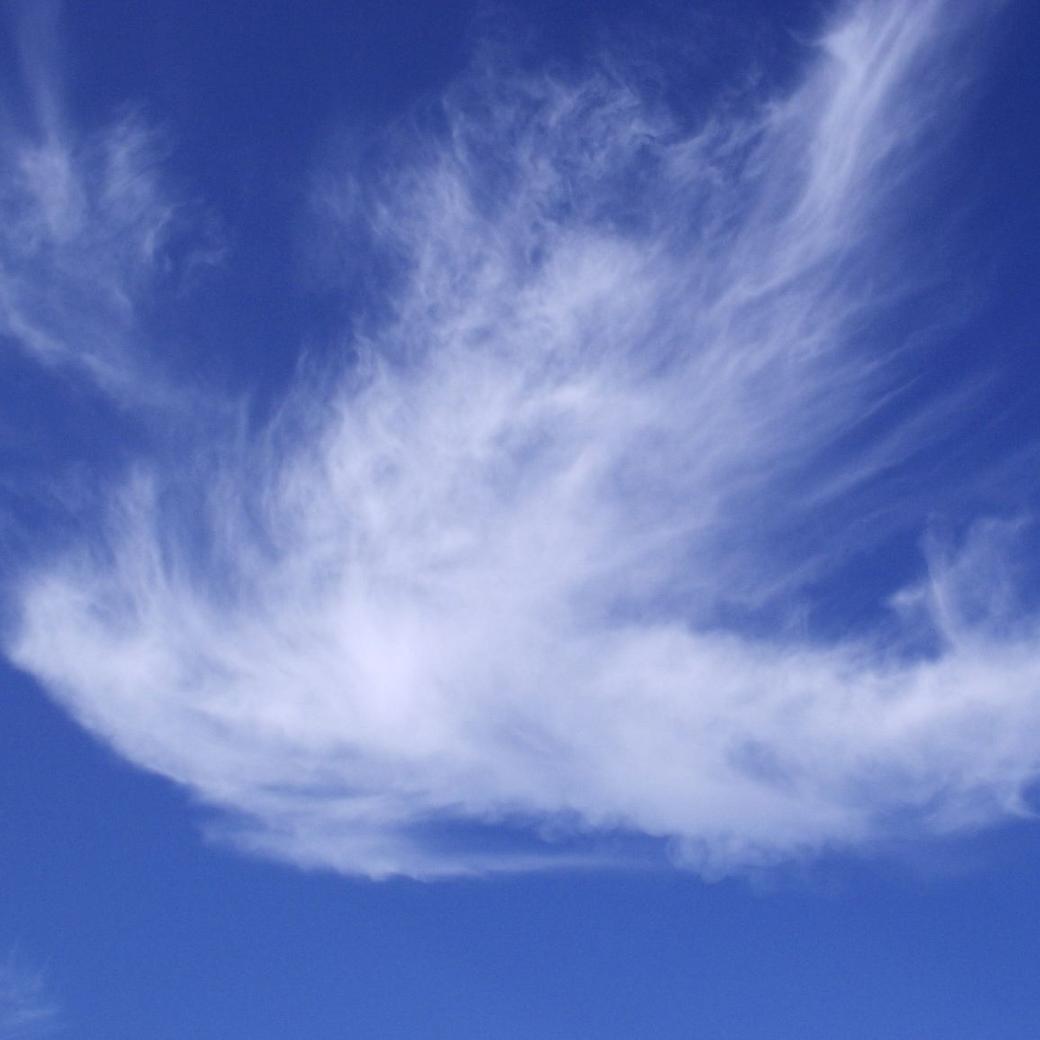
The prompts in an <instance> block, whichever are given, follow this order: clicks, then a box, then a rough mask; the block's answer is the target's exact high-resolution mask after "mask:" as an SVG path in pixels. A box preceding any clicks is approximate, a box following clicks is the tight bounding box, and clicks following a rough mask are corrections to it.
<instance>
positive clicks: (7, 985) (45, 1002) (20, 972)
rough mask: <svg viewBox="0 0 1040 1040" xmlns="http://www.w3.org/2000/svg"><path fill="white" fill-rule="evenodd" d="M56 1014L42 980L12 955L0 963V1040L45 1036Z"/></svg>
mask: <svg viewBox="0 0 1040 1040" xmlns="http://www.w3.org/2000/svg"><path fill="white" fill-rule="evenodd" d="M57 1019H58V1011H57V1008H56V1007H55V1006H54V1003H53V1001H52V1000H51V999H50V996H49V995H48V993H47V990H46V986H45V985H44V982H43V979H42V978H41V977H40V976H39V975H38V974H33V973H31V972H28V971H26V970H25V968H24V967H23V966H22V965H21V964H19V963H18V961H17V960H16V959H15V958H14V956H12V955H10V954H9V955H8V956H7V958H6V959H5V960H3V961H0V1040H25V1038H28V1037H33V1036H41V1035H44V1034H46V1033H49V1032H50V1031H51V1030H52V1029H53V1027H54V1026H55V1025H56V1023H57Z"/></svg>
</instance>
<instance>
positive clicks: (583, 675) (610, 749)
mask: <svg viewBox="0 0 1040 1040" xmlns="http://www.w3.org/2000/svg"><path fill="white" fill-rule="evenodd" d="M958 12H959V13H958V15H957V17H959V18H963V17H966V14H965V8H964V7H963V6H962V7H960V8H958ZM953 20H954V16H953V13H952V5H947V4H943V3H940V2H937V0H934V2H933V0H924V2H921V3H916V4H914V5H907V4H903V3H894V2H893V3H887V2H873V0H871V2H863V3H860V4H858V5H855V6H853V7H850V8H848V9H846V10H845V12H844V14H843V15H842V17H841V19H840V20H838V21H836V22H835V23H834V24H833V25H832V26H831V27H830V29H829V30H828V31H827V32H826V33H825V34H824V35H823V36H822V38H821V40H820V42H819V44H818V45H817V46H815V47H814V48H813V49H812V52H811V55H807V61H806V68H805V69H804V71H803V74H802V76H801V79H800V82H799V84H798V85H797V86H795V87H794V88H793V89H788V90H786V92H784V93H783V94H777V95H774V96H770V97H766V98H762V97H759V98H757V99H756V100H754V101H752V100H751V99H745V100H744V101H743V102H740V103H737V102H736V101H733V100H732V99H731V100H729V101H727V102H726V103H725V104H720V105H719V107H718V109H717V111H716V112H715V113H714V114H713V115H709V116H708V117H707V118H704V119H703V120H701V121H699V122H698V125H697V127H696V129H693V130H690V129H688V128H686V127H685V126H684V125H683V123H682V121H681V120H680V119H678V118H677V117H675V116H674V115H670V114H669V113H668V112H665V111H662V110H661V109H660V107H659V106H655V105H654V104H653V103H652V102H650V101H649V100H648V99H647V98H645V97H643V96H641V94H640V92H639V91H638V90H637V89H636V88H634V87H633V86H631V85H630V84H628V83H627V82H625V80H624V78H623V77H619V76H618V75H617V74H616V73H611V72H608V71H606V70H600V71H598V72H591V73H589V74H587V75H586V76H584V77H581V78H565V77H555V78H554V77H551V76H542V77H539V76H534V75H531V74H523V75H522V74H520V73H517V72H506V71H504V70H502V69H500V68H496V69H492V70H490V71H487V72H485V73H476V74H474V76H473V77H472V78H471V79H470V80H468V81H467V83H466V84H464V85H462V86H459V87H458V88H457V89H456V90H454V91H453V92H451V93H450V94H449V95H448V96H447V97H446V99H445V101H444V104H443V107H442V109H441V110H440V113H439V118H438V119H437V120H432V123H434V124H435V125H434V126H432V127H431V126H427V127H425V128H423V129H417V128H415V127H412V129H410V130H408V131H401V133H400V135H399V137H398V138H397V139H396V140H395V142H394V144H393V145H392V146H389V147H388V151H389V152H390V153H392V154H391V155H390V157H389V158H388V159H387V160H386V161H385V162H382V163H374V164H372V167H373V168H372V169H369V170H367V171H366V172H365V173H364V174H358V173H357V171H356V170H355V171H354V172H353V173H350V172H349V171H345V170H342V169H340V170H335V169H330V170H326V171H324V172H323V174H322V176H321V177H319V178H318V179H317V180H316V184H317V185H318V187H317V188H316V191H315V198H316V205H318V206H319V207H321V209H322V213H323V217H324V222H325V223H326V224H329V223H331V224H333V225H336V226H338V227H339V229H340V230H339V233H338V234H339V237H338V238H337V241H338V242H339V243H340V244H342V243H343V242H346V241H350V242H351V243H353V246H352V248H354V249H355V250H357V251H359V252H361V253H363V255H364V256H365V257H366V262H370V263H371V270H374V271H378V278H372V279H369V280H368V281H367V282H366V281H365V280H364V279H361V282H362V286H361V288H360V289H359V290H357V291H358V293H359V295H366V294H367V303H366V304H365V305H364V306H362V307H361V309H360V311H359V312H358V313H357V314H356V321H355V323H354V327H353V330H352V332H351V335H350V337H349V339H350V355H351V360H350V363H349V364H344V366H343V367H342V370H340V371H339V372H338V373H337V374H336V375H335V376H334V377H328V378H326V379H325V380H321V379H317V378H314V379H311V380H306V379H301V381H300V384H299V385H298V386H296V387H295V389H294V391H293V393H292V394H291V395H290V397H289V399H288V400H287V401H286V403H285V406H284V408H283V409H282V412H281V413H280V415H279V416H278V417H277V418H276V419H275V420H274V421H273V422H272V423H271V424H270V425H269V426H268V427H267V428H266V429H265V430H264V431H263V432H262V433H261V434H259V435H257V436H256V437H255V438H253V439H252V440H251V441H250V443H248V445H246V446H243V445H242V443H241V442H240V441H236V442H234V443H233V442H232V440H231V438H229V440H228V443H227V445H226V449H225V450H224V451H223V453H221V452H219V451H218V452H216V453H214V451H213V450H212V448H210V449H209V450H207V452H206V453H205V456H204V457H205V460H206V461H205V462H202V461H200V462H198V463H197V464H192V463H190V462H186V461H184V459H183V458H181V459H179V460H178V461H177V462H176V463H174V462H172V461H170V462H168V463H166V464H164V465H157V466H154V467H152V468H151V470H147V469H146V468H145V467H142V470H141V472H140V473H138V474H137V475H136V476H135V478H134V479H133V480H132V481H130V482H129V483H128V485H127V486H126V487H125V488H124V489H123V491H122V493H121V494H120V495H118V496H116V497H115V499H114V502H113V506H112V510H111V514H110V516H109V517H108V518H107V519H106V526H105V532H106V533H105V535H104V537H103V538H101V539H99V540H98V541H97V542H96V543H94V542H92V543H91V544H90V546H89V547H86V548H81V549H80V550H78V551H76V552H74V553H70V554H68V555H66V556H64V557H62V558H61V559H59V560H56V561H54V562H52V563H51V564H50V565H49V566H48V567H46V568H44V569H42V570H37V571H34V572H33V573H31V574H29V575H28V576H26V577H25V579H24V580H23V582H22V583H21V585H20V587H19V596H20V603H21V617H22V620H21V623H20V626H19V627H18V629H17V631H16V632H15V633H14V635H13V636H12V638H11V639H10V641H9V652H10V655H11V657H12V658H13V660H14V661H15V662H17V663H18V664H19V665H20V666H21V667H23V668H25V669H26V670H27V671H29V672H30V673H31V674H33V675H34V676H35V677H36V678H37V679H38V680H39V681H40V682H41V683H42V684H43V685H44V686H45V687H46V688H47V689H48V690H50V691H51V692H52V693H53V694H54V696H56V697H57V698H58V699H59V700H60V701H61V702H62V703H63V704H64V705H66V707H67V708H68V709H69V710H70V711H71V712H72V713H73V714H74V715H75V716H76V717H77V718H78V719H79V720H80V721H81V722H82V723H83V724H84V725H86V726H87V727H89V728H90V729H91V730H92V731H93V732H95V733H96V734H97V735H99V736H100V737H101V738H102V739H104V740H106V741H108V742H110V743H111V744H112V745H113V746H114V747H116V748H117V749H118V750H119V751H120V752H121V753H122V754H124V755H125V756H127V757H128V758H129V759H131V760H132V761H134V762H136V763H138V764H139V765H141V766H143V767H145V768H148V769H151V770H154V771H156V772H159V773H161V774H163V775H165V776H168V777H171V778H173V779H174V780H176V781H178V782H179V783H181V784H184V785H185V786H186V787H188V788H189V789H190V790H192V791H193V792H194V793H195V794H196V795H197V796H198V797H199V798H200V799H201V800H203V801H204V802H205V803H207V804H209V805H211V806H216V807H219V808H220V809H221V810H224V811H225V814H226V815H225V819H226V821H227V824H226V828H225V831H226V833H229V834H231V835H232V836H233V837H234V839H235V840H236V841H238V842H240V843H241V844H242V845H244V846H245V847H248V848H251V849H254V850H259V851H264V852H266V853H270V854H274V855H278V856H281V857H285V858H287V859H289V860H292V861H294V862H297V863H301V864H306V865H317V866H323V867H331V868H333V869H337V870H342V871H346V872H357V873H362V874H368V875H371V876H384V875H388V874H394V873H403V874H410V875H415V876H438V875H443V874H455V873H469V872H482V871H490V870H495V869H504V870H510V869H525V868H529V867H535V866H540V865H549V866H551V865H552V864H554V863H573V862H580V861H581V860H582V857H583V856H586V854H587V847H588V844H589V839H590V838H592V839H594V838H595V836H596V835H603V834H611V833H619V832H620V833H635V834H639V835H645V836H650V837H652V838H655V839H661V840H662V841H666V842H668V843H669V844H670V847H671V848H672V849H673V850H674V852H675V855H676V857H677V858H678V859H679V860H680V861H682V862H684V863H686V864H688V865H690V866H692V867H694V868H696V869H700V870H703V871H705V872H712V873H714V872H719V871H726V870H733V869H740V868H742V867H747V866H751V865H756V864H762V863H770V862H775V861H779V860H783V859H786V858H789V857H797V856H802V855H806V854H811V853H813V852H815V851H819V850H821V849H825V848H832V847H840V848H849V847H859V846H864V845H869V844H870V843H871V842H873V841H875V840H877V839H879V838H883V837H885V836H886V835H889V834H891V833H893V831H894V830H895V829H898V828H905V827H908V826H909V827H910V828H912V829H913V830H914V831H915V832H918V833H921V832H924V833H929V832H930V833H935V832H946V831H950V830H956V829H958V828H962V827H968V826H975V825H980V824H985V823H988V822H992V821H994V820H997V819H1000V818H1003V817H1005V816H1007V815H1008V814H1014V813H1017V812H1022V811H1023V796H1022V791H1023V789H1024V787H1025V785H1027V784H1028V783H1029V782H1030V780H1031V778H1032V777H1033V776H1034V775H1035V774H1036V772H1037V770H1038V767H1040V743H1038V741H1037V739H1036V735H1037V733H1038V725H1040V699H1038V696H1037V695H1038V693H1040V655H1038V654H1037V652H1036V646H1037V624H1036V622H1035V620H1032V619H1030V618H1028V617H1023V616H1021V615H1020V613H1018V612H1015V611H1013V610H1009V609H1006V607H1005V605H1006V603H1007V597H1006V596H1005V595H1004V592H1003V590H1004V585H1003V584H1002V583H1001V582H1000V581H999V580H998V578H999V574H998V571H999V566H998V564H997V562H995V561H996V556H995V554H994V553H993V552H991V551H990V549H991V547H992V546H993V545H994V544H995V542H996V541H998V540H999V539H1000V538H1001V537H1002V536H1003V535H1004V534H1005V533H1006V529H1007V525H1000V524H995V523H988V524H985V523H984V524H979V525H977V526H976V527H975V528H974V529H973V531H972V533H971V534H970V535H969V537H968V538H967V540H966V541H965V543H964V545H963V546H962V548H961V550H960V551H959V552H958V553H955V554H952V555H947V556H945V557H944V556H942V555H941V554H933V557H932V562H931V565H930V567H929V568H928V570H927V572H926V575H925V576H924V577H923V578H921V579H920V580H919V581H918V582H917V583H916V584H912V585H911V586H910V587H907V588H904V589H903V590H902V591H901V592H900V593H899V595H898V596H895V597H894V598H893V601H892V607H893V609H892V612H891V614H892V620H891V621H890V622H889V623H887V624H886V625H884V626H883V628H884V633H883V635H882V633H881V632H880V630H879V632H878V633H876V634H874V635H871V634H870V633H865V634H859V635H857V636H856V637H855V638H852V637H848V638H845V639H833V638H832V639H827V640H824V639H823V638H821V637H818V636H817V637H814V636H813V635H811V634H809V633H807V632H805V631H804V630H800V629H799V628H798V626H797V625H794V624H792V623H790V621H789V620H785V618H784V613H785V612H784V611H783V610H782V609H781V608H782V605H783V604H792V603H798V602H800V601H803V600H804V599H805V598H806V597H808V596H809V595H810V592H809V588H810V586H809V582H810V579H811V580H812V581H813V582H820V581H823V580H826V579H827V577H828V575H831V574H832V573H833V572H834V571H835V569H836V568H837V567H838V566H839V564H840V562H841V555H840V552H839V544H838V543H839V542H840V541H841V539H840V538H838V539H832V540H827V539H825V538H822V537H816V536H814V534H813V532H816V531H826V530H827V529H829V528H830V529H838V530H850V531H851V530H855V531H857V532H858V531H859V530H860V528H859V527H857V526H856V523H855V521H857V520H861V519H862V515H861V513H862V511H865V510H867V509H869V507H870V503H871V501H872V499H871V494H872V490H871V489H876V486H877V481H878V478H879V475H881V474H884V473H885V472H886V471H888V470H890V469H891V467H893V466H896V465H898V464H899V463H900V462H902V461H904V460H905V459H906V458H907V457H908V455H909V454H910V453H912V451H913V450H914V448H915V446H917V445H918V444H919V443H920V442H921V441H922V440H923V439H925V438H927V437H928V436H929V435H930V433H931V427H930V423H929V421H928V416H921V415H918V416H917V418H916V419H914V420H913V421H903V422H896V421H894V420H884V419H883V418H882V419H879V416H884V414H886V413H885V408H886V402H890V401H891V399H892V396H893V393H894V391H895V390H896V389H897V387H898V385H899V381H898V380H899V365H900V357H901V356H902V355H903V354H904V353H905V347H906V343H905V342H904V341H898V342H886V341H883V339H882V334H881V333H880V332H879V331H878V328H879V323H878V322H877V321H876V320H875V319H876V318H877V315H878V314H879V313H880V312H881V310H882V309H883V308H884V307H885V306H886V305H888V304H890V303H891V302H892V301H893V300H895V299H896V298H897V297H898V295H899V294H900V293H901V292H905V291H906V283H907V281H908V279H907V278H906V277H905V272H903V271H900V270H899V269H898V266H897V265H898V250H897V247H896V244H895V239H894V233H895V232H894V227H893V225H894V223H895V221H896V217H897V215H898V212H899V208H900V206H902V205H905V204H906V200H907V198H908V195H909V193H911V192H912V191H913V190H914V189H915V185H918V186H919V184H920V180H919V178H920V177H922V176H924V175H925V170H924V166H923V163H922V162H921V159H920V156H921V151H922V141H923V139H924V138H925V137H926V136H927V134H926V131H927V129H928V124H929V121H930V120H932V119H933V118H934V114H935V111H936V110H937V108H938V107H939V104H940V101H941V97H942V86H943V84H942V82H941V81H942V76H941V75H940V73H939V69H940V65H939V64H938V62H939V60H940V56H941V54H942V52H943V48H944V46H946V45H947V43H948V34H949V33H951V32H953V31H954V29H955V28H956V26H954V25H953V24H952V22H953ZM41 161H42V160H41ZM61 198H64V195H62V196H61ZM64 206H65V204H64V203H62V206H60V207H59V210H60V211H61V212H64V209H63V208H62V207H64ZM145 208H146V209H148V207H145ZM149 212H151V211H150V210H149ZM145 223H147V221H145ZM89 225H90V222H89V221H88V222H86V224H84V227H87V226H89ZM129 240H130V241H134V235H130V236H129ZM360 263H362V262H361V261H359V264H360ZM30 274H31V271H30ZM879 429H880V431H881V432H880V433H879V432H878V431H879ZM215 454H216V455H217V456H219V457H218V458H216V459H215V458H214V455H215ZM201 457H202V455H201V454H200V458H201ZM200 487H202V488H205V490H204V491H200V490H198V489H199V488H200ZM890 512H891V510H890ZM807 532H808V533H807ZM857 536H858V535H857ZM988 588H992V589H993V595H992V597H990V596H988V594H987V593H986V591H985V590H986V589H988ZM893 591H894V590H893ZM792 612H793V611H791V612H789V613H792ZM740 619H743V620H740ZM752 619H757V620H754V622H753V621H752ZM762 619H768V620H765V621H763V620H762ZM778 619H779V620H778ZM500 825H504V826H508V827H513V828H519V829H522V830H526V833H527V835H528V838H529V841H528V842H527V844H526V845H525V847H524V848H523V849H522V850H521V851H517V850H516V849H515V848H511V849H510V851H498V852H493V851H491V848H490V846H489V845H487V844H485V843H482V842H481V841H480V840H473V839H469V840H462V839H459V838H457V835H458V833H460V832H465V831H466V828H474V827H476V828H481V827H496V826H500ZM453 829H454V830H453ZM452 833H454V834H455V835H456V838H455V839H451V840H450V839H449V837H448V835H450V834H452ZM577 839H581V840H577ZM591 843H592V844H593V845H595V841H594V840H593V841H592V842H591ZM588 855H589V859H590V860H595V861H598V859H599V857H600V856H601V853H599V852H594V853H592V854H588Z"/></svg>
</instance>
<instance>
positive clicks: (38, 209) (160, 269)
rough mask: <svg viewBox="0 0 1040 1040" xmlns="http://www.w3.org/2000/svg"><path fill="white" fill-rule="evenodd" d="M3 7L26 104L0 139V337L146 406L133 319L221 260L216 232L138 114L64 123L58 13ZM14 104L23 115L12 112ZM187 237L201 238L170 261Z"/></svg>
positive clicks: (151, 381) (150, 400)
mask: <svg viewBox="0 0 1040 1040" xmlns="http://www.w3.org/2000/svg"><path fill="white" fill-rule="evenodd" d="M8 13H9V14H14V13H17V14H19V15H20V17H19V18H17V19H13V21H14V27H15V29H16V35H17V37H18V39H19V41H20V43H21V46H20V48H19V53H20V57H21V66H22V68H21V72H22V76H21V79H22V82H23V85H24V91H23V94H24V96H23V97H22V98H20V99H19V100H21V101H22V104H21V105H20V106H15V105H11V106H9V111H8V112H7V113H5V114H7V115H8V118H7V120H6V121H5V123H6V125H5V127H4V133H3V134H2V135H0V343H3V342H5V341H6V343H7V344H11V345H14V346H15V347H17V348H19V349H20V350H21V351H23V352H24V353H25V354H27V355H28V356H29V357H32V358H34V359H35V360H36V361H39V362H41V363H43V364H45V365H47V366H49V367H52V368H61V369H72V370H74V371H77V372H79V373H80V374H87V375H88V376H89V377H90V378H91V379H92V380H93V381H94V382H95V383H96V384H97V385H98V386H99V387H100V388H102V389H103V390H105V391H106V392H108V393H110V394H113V395H115V396H116V397H118V398H119V399H120V401H122V402H125V403H132V404H137V405H140V404H154V403H155V402H156V401H157V400H158V399H159V398H160V397H161V395H162V391H161V390H160V387H159V386H158V379H157V376H158V373H157V372H156V371H155V368H156V365H155V362H156V360H157V359H156V358H155V357H154V356H153V357H152V358H150V359H149V358H147V357H145V356H143V352H142V346H143V344H144V342H145V337H144V335H143V333H142V331H141V328H140V315H139V311H140V310H141V309H142V306H145V307H146V306H147V305H148V304H149V303H150V302H151V301H152V300H153V299H154V297H155V293H156V292H157V291H158V290H165V291H171V290H173V289H174V288H175V287H176V285H177V280H176V278H174V275H175V274H176V273H177V272H179V271H183V270H184V269H186V268H190V267H191V266H192V265H194V264H198V263H199V262H212V261H214V260H216V259H217V258H218V256H219V253H220V250H219V247H218V245H217V242H216V238H215V235H214V232H213V228H212V227H211V226H207V225H206V222H205V221H204V220H202V219H201V214H199V213H198V212H193V207H192V206H190V205H188V204H187V203H186V202H185V201H183V200H180V199H178V198H177V197H176V193H175V192H174V191H173V190H172V189H171V187H170V186H169V185H168V184H167V183H166V178H165V177H164V176H163V173H162V166H163V163H164V161H165V160H166V159H167V157H168V147H167V144H166V142H165V140H164V135H163V134H162V133H161V132H160V131H159V130H157V129H156V128H155V127H153V126H151V125H149V123H148V121H147V120H146V119H145V118H144V116H143V114H142V113H140V112H138V111H133V110H129V109H128V110H124V111H122V112H120V113H117V114H116V115H115V117H114V118H112V119H111V120H110V121H109V122H108V123H107V124H105V125H102V126H98V127H96V128H94V129H93V130H90V131H83V130H79V129H77V128H75V127H73V126H72V125H71V121H70V119H69V118H68V116H67V114H66V111H65V105H64V98H63V90H62V85H61V77H60V75H59V68H58V66H59V64H60V62H59V59H58V57H57V53H58V50H59V48H58V45H57V14H58V5H57V4H55V3H50V2H47V0H41V2H40V3H38V4H32V5H28V4H25V5H13V6H12V9H11V11H10V12H8ZM19 107H20V108H21V109H22V110H24V112H25V116H24V118H22V119H21V120H20V121H19V120H16V119H14V118H13V117H12V116H11V115H10V113H11V112H14V111H16V110H17V109H18V108H19ZM189 229H190V230H192V231H193V232H194V233H195V234H196V235H197V236H198V238H199V241H198V242H197V243H196V244H195V246H194V247H193V248H192V249H191V250H189V251H187V252H186V253H184V255H177V254H178V251H177V249H176V248H174V247H177V246H179V244H180V242H181V239H182V238H183V235H184V234H186V233H187V232H188V230H189ZM181 252H182V253H183V252H184V250H181ZM149 361H150V362H151V366H152V370H151V371H150V372H148V374H147V377H146V375H145V371H144V367H143V366H144V364H145V363H147V362H149Z"/></svg>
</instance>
